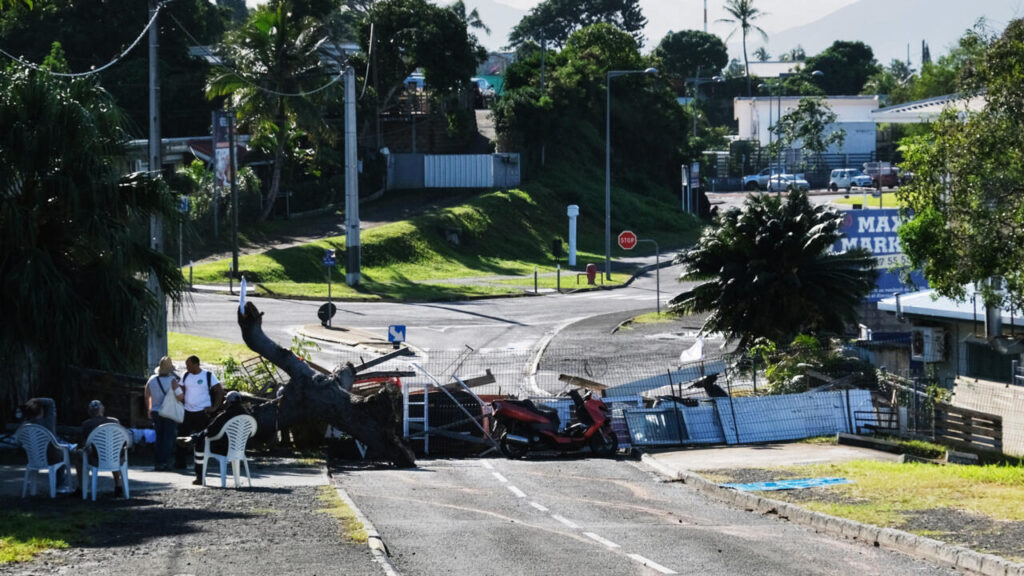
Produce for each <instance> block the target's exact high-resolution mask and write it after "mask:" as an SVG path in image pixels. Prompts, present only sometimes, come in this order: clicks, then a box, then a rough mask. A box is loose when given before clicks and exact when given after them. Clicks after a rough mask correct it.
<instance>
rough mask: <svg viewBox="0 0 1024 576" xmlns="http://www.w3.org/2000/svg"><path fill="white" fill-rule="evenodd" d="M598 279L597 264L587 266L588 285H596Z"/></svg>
mask: <svg viewBox="0 0 1024 576" xmlns="http://www.w3.org/2000/svg"><path fill="white" fill-rule="evenodd" d="M595 278H597V264H587V284H595V282H594V279H595Z"/></svg>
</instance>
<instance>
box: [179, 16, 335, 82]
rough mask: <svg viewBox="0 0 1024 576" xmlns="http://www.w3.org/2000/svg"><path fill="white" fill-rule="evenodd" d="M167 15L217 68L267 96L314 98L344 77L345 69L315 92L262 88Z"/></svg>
mask: <svg viewBox="0 0 1024 576" xmlns="http://www.w3.org/2000/svg"><path fill="white" fill-rule="evenodd" d="M167 15H168V16H170V17H171V20H174V23H175V24H177V25H178V28H180V29H181V31H182V32H184V33H185V36H188V39H189V40H191V41H192V43H193V44H195V45H196V46H198V47H199V48H201V49H202V50H203V52H206V55H207V56H208V57H209V58H210V59H211V60H215V61H216V62H217V64H215V66H218V67H220V68H223V69H225V70H227V71H228V72H231V73H232V74H234V75H235V76H236V77H238V78H239V79H240V80H242V81H243V82H245V83H246V84H248V85H250V86H252V87H253V88H255V89H257V90H260V91H261V92H265V93H267V94H271V95H273V96H281V97H283V98H302V97H305V96H312V95H313V94H316V93H317V92H322V91H324V90H326V89H327V88H329V87H330V86H331V85H333V84H335V83H337V82H338V80H341V79H342V77H343V76H344V74H345V69H344V68H342V69H341V70H339V71H338V74H337V75H336V76H335V77H334V78H332V79H331V81H330V82H328V83H326V84H324V85H323V86H320V87H319V88H316V89H313V90H303V91H300V92H278V91H277V90H272V89H270V88H266V87H264V86H260V85H259V84H257V83H256V82H255V81H253V80H250V79H248V78H246V77H245V75H244V74H242V73H241V72H239V71H238V70H237V69H236V68H234V67H232V66H229V65H227V64H224V62H223V61H222V60H221V59H220V57H218V56H217V55H216V54H214V53H213V52H211V51H210V50H209V48H207V47H206V46H205V45H204V44H203V43H201V42H199V41H198V40H196V38H195V36H193V35H192V33H190V32H189V31H188V28H185V25H184V24H182V23H181V22H180V21H179V20H178V19H177V18H176V17H175V16H174V14H172V13H170V12H168V13H167ZM346 64H348V62H347V61H346Z"/></svg>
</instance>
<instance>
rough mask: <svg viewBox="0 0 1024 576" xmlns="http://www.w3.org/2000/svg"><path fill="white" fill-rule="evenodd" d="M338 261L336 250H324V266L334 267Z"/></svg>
mask: <svg viewBox="0 0 1024 576" xmlns="http://www.w3.org/2000/svg"><path fill="white" fill-rule="evenodd" d="M336 262H337V261H336V260H335V259H334V250H324V266H334V264H335V263H336Z"/></svg>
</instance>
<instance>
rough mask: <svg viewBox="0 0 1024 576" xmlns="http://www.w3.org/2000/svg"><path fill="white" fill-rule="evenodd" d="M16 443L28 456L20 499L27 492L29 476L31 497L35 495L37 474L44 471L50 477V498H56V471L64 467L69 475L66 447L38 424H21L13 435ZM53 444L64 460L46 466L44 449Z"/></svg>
mask: <svg viewBox="0 0 1024 576" xmlns="http://www.w3.org/2000/svg"><path fill="white" fill-rule="evenodd" d="M15 437H16V438H17V439H18V443H19V444H21V446H22V447H23V448H24V449H25V453H26V454H28V464H26V465H25V481H24V482H23V483H22V485H21V497H22V498H24V497H25V494H26V493H27V492H28V484H29V476H32V495H33V496H35V495H36V484H37V483H38V480H39V476H38V473H39V472H43V471H46V473H47V475H48V476H49V477H50V498H56V497H57V470H60V468H61V467H62V466H65V467H66V469H67V473H68V474H69V475H70V474H71V452H70V450H68V446H66V445H64V444H62V443H61V442H60V441H59V440H57V437H56V436H54V435H53V432H50V430H49V429H47V428H45V427H43V426H40V425H38V424H28V423H26V424H22V425H21V426H20V427H19V428H18V431H17V432H16V434H15ZM50 444H53V445H54V446H56V447H58V448H60V449H61V452H63V454H64V460H63V461H61V462H57V463H56V464H48V463H47V459H46V448H47V447H48V446H49V445H50Z"/></svg>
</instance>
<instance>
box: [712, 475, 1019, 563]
mask: <svg viewBox="0 0 1024 576" xmlns="http://www.w3.org/2000/svg"><path fill="white" fill-rule="evenodd" d="M703 474H704V475H705V476H706V477H707V478H708V479H709V480H712V481H714V482H719V483H725V482H733V483H749V482H772V481H776V480H788V479H793V478H796V477H797V476H796V475H794V474H793V473H791V472H789V471H781V470H768V469H763V468H739V469H726V470H712V471H708V472H706V473H703ZM756 494H759V495H761V496H764V497H766V498H771V499H773V500H781V501H783V502H790V503H793V504H796V505H800V504H801V503H806V502H818V503H826V504H841V505H857V504H867V503H869V502H870V501H869V500H866V499H863V498H853V497H851V496H849V495H847V494H844V493H842V492H841V491H838V490H835V489H832V488H806V489H802V490H779V491H774V492H757V493H756ZM900 515H901V516H902V517H903V518H904V519H905V521H904V523H903V524H901V525H899V526H892V527H893V528H898V529H900V530H904V531H907V532H912V533H914V534H920V535H922V536H927V537H929V538H935V539H936V540H941V541H943V542H948V543H949V544H953V545H956V546H963V547H965V548H970V549H972V550H977V551H978V552H985V553H989V554H995V555H997V556H1002V557H1003V558H1006V559H1008V560H1012V561H1015V562H1021V561H1024V522H1006V521H1001V520H993V519H992V518H988V517H986V516H981V515H978V514H970V513H968V512H964V511H961V510H954V509H950V508H933V509H929V510H912V511H903V512H900Z"/></svg>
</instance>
